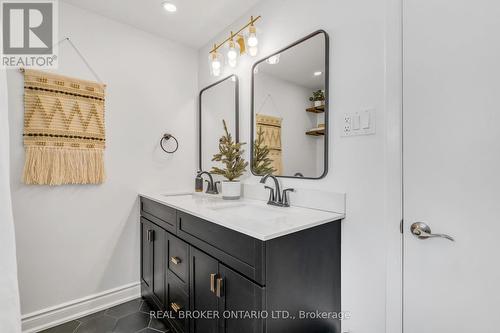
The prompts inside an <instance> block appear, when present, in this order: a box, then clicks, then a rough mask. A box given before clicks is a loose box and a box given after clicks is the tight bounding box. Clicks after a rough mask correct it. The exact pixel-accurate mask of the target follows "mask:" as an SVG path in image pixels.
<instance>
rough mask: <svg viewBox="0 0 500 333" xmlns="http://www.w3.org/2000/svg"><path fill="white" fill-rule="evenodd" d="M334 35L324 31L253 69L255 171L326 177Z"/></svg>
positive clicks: (292, 175)
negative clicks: (331, 57)
mask: <svg viewBox="0 0 500 333" xmlns="http://www.w3.org/2000/svg"><path fill="white" fill-rule="evenodd" d="M328 80H329V40H328V34H327V33H326V32H325V31H323V30H318V31H316V32H314V33H312V34H310V35H308V36H306V37H304V38H302V39H300V40H298V41H296V42H294V43H292V44H291V45H289V46H287V47H285V48H283V49H281V50H279V51H277V52H274V53H272V54H270V55H268V56H267V57H265V58H264V59H261V60H259V61H258V62H256V63H255V64H254V66H253V68H252V90H251V93H252V98H251V109H252V112H251V117H252V118H251V125H252V131H251V145H252V146H251V149H252V154H251V166H252V173H253V174H254V175H258V176H261V175H263V174H266V173H272V174H274V175H275V176H279V177H289V178H302V179H320V178H323V177H324V176H325V175H326V174H327V172H328V128H329V123H328V96H329V90H328Z"/></svg>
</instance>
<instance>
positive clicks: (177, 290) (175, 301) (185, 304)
mask: <svg viewBox="0 0 500 333" xmlns="http://www.w3.org/2000/svg"><path fill="white" fill-rule="evenodd" d="M167 275H168V277H167V280H168V289H167V293H168V296H167V300H168V308H167V310H168V311H169V313H170V321H171V322H172V323H173V324H174V325H175V326H177V328H178V329H180V331H182V332H189V331H188V324H189V321H188V320H187V319H184V318H179V312H180V311H187V310H189V297H188V295H187V294H186V293H185V292H184V290H183V286H182V283H181V281H179V280H178V278H177V277H176V276H175V275H174V274H173V273H172V272H167ZM184 317H185V316H184Z"/></svg>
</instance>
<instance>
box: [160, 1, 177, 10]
mask: <svg viewBox="0 0 500 333" xmlns="http://www.w3.org/2000/svg"><path fill="white" fill-rule="evenodd" d="M163 9H165V10H166V11H167V12H170V13H175V12H176V11H177V6H176V5H175V4H173V3H172V2H170V1H163Z"/></svg>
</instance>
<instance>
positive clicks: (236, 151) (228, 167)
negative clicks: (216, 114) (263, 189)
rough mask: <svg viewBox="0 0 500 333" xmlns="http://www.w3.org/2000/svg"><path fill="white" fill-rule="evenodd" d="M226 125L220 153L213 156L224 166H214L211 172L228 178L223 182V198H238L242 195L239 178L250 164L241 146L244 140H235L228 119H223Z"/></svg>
mask: <svg viewBox="0 0 500 333" xmlns="http://www.w3.org/2000/svg"><path fill="white" fill-rule="evenodd" d="M222 124H223V125H224V135H223V136H222V137H221V138H220V140H219V153H217V154H215V155H214V157H213V158H212V161H214V162H222V164H223V165H224V168H219V167H212V170H211V171H210V172H211V173H213V174H215V175H221V176H223V177H224V178H226V179H227V180H224V181H223V182H222V198H223V199H226V200H237V199H239V198H240V195H241V183H240V182H239V181H238V180H237V179H238V178H239V177H241V176H242V175H243V173H244V172H245V171H246V168H247V166H248V162H245V159H244V158H243V153H244V152H245V151H244V150H243V149H242V148H241V147H242V146H243V145H244V144H245V143H244V142H234V141H233V138H232V136H231V133H229V131H228V129H227V125H226V121H225V120H222Z"/></svg>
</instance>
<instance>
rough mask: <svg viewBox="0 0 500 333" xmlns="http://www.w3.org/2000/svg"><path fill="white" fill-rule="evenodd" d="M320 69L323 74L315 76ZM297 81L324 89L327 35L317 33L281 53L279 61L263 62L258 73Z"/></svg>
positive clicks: (296, 82)
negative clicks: (272, 63) (272, 62)
mask: <svg viewBox="0 0 500 333" xmlns="http://www.w3.org/2000/svg"><path fill="white" fill-rule="evenodd" d="M316 71H320V72H322V75H320V76H314V72H316ZM259 73H265V74H267V75H271V76H274V77H276V78H279V79H282V80H285V81H288V82H292V83H295V84H297V85H299V86H302V87H306V88H310V89H324V83H325V81H324V80H325V76H324V75H325V37H324V35H323V34H319V35H316V36H314V37H312V38H310V39H308V40H306V41H304V42H302V43H300V44H298V45H296V46H294V47H292V48H290V49H288V50H286V51H284V52H281V54H280V60H279V63H277V64H274V65H271V64H268V63H267V62H265V61H264V62H261V63H260V64H259V66H258V73H257V75H258V74H259Z"/></svg>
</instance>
